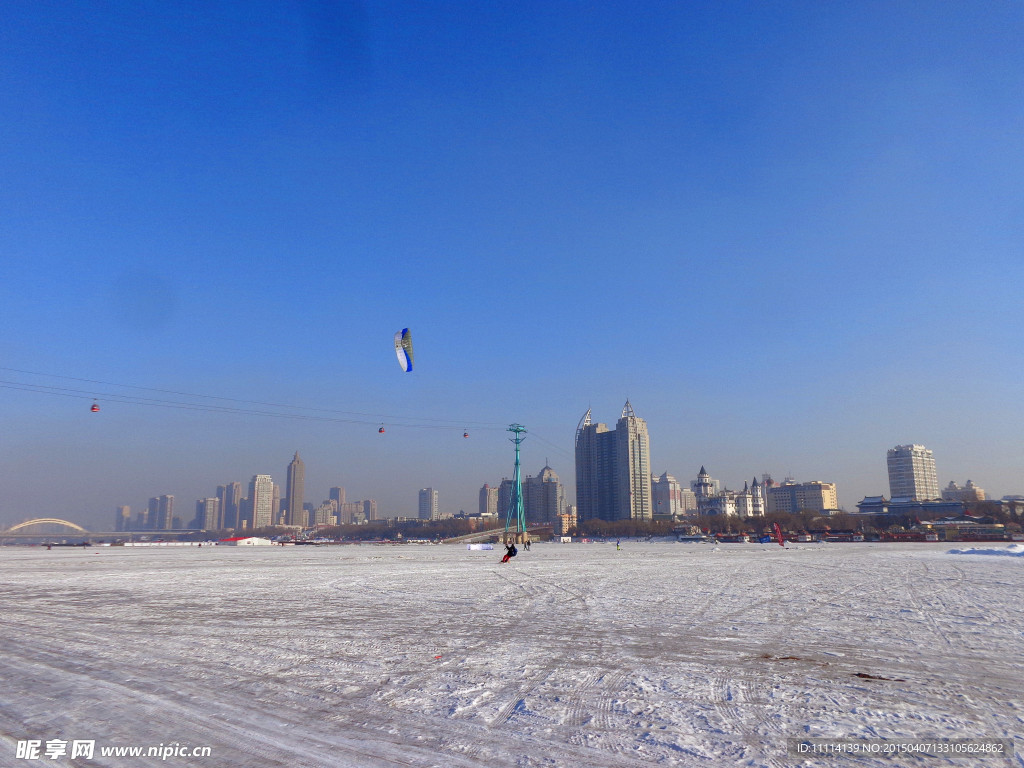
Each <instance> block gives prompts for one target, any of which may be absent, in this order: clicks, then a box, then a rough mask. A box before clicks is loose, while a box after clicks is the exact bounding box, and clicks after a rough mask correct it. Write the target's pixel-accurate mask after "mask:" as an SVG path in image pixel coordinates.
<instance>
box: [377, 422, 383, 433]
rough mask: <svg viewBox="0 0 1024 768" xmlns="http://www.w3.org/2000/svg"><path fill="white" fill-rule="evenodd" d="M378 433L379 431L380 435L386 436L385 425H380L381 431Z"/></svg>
mask: <svg viewBox="0 0 1024 768" xmlns="http://www.w3.org/2000/svg"><path fill="white" fill-rule="evenodd" d="M377 431H378V432H379V433H380V434H382V435H383V434H384V425H383V424H381V425H380V429H378V430H377Z"/></svg>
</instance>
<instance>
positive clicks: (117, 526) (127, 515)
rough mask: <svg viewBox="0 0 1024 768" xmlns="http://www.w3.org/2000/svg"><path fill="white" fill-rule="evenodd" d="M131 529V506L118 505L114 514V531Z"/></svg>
mask: <svg viewBox="0 0 1024 768" xmlns="http://www.w3.org/2000/svg"><path fill="white" fill-rule="evenodd" d="M131 529H132V508H131V507H118V508H117V514H116V515H115V516H114V530H115V531H130V530H131Z"/></svg>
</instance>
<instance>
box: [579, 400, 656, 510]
mask: <svg viewBox="0 0 1024 768" xmlns="http://www.w3.org/2000/svg"><path fill="white" fill-rule="evenodd" d="M650 452H651V451H650V440H649V437H648V434H647V422H646V421H644V420H643V419H641V418H640V417H639V416H637V415H636V413H634V411H633V406H632V405H630V403H629V401H628V400H627V401H626V405H625V406H624V407H623V408H622V414H621V416H620V417H619V420H618V421H617V422H616V424H615V429H611V430H610V429H608V427H607V426H606V425H605V424H600V423H598V424H595V423H594V422H593V421H592V420H591V415H590V410H589V409H588V410H587V412H586V413H585V414H584V415H583V418H582V419H580V423H579V425H578V426H577V427H576V505H577V517H578V519H579V521H580V522H585V521H587V520H593V519H600V520H609V521H610V520H629V519H633V520H650V519H652V515H653V505H652V501H651V470H650V464H651V456H650Z"/></svg>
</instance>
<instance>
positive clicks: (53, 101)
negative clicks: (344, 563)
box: [0, 0, 1024, 525]
mask: <svg viewBox="0 0 1024 768" xmlns="http://www.w3.org/2000/svg"><path fill="white" fill-rule="evenodd" d="M1022 32H1024V6H1022V5H1021V4H1020V3H1017V2H993V3H984V4H967V3H941V2H927V3H925V2H921V3H914V2H903V3H882V2H879V3H872V2H863V3H849V4H838V3H827V4H826V3H812V2H806V3H786V2H779V3H728V2H726V3H713V4H712V3H708V4H696V3H668V2H666V3H657V2H654V3H646V4H643V6H642V9H641V10H639V11H638V10H637V5H636V4H635V3H610V2H608V3H598V4H585V3H569V2H544V3H522V2H517V3H501V2H496V3H479V4H478V3H399V2H390V3H367V4H362V3H357V2H327V1H326V0H323V1H322V2H309V3H301V2H298V0H295V1H294V2H284V3H261V2H249V3H198V2H194V3H189V2H181V3H159V2H145V1H141V0H133V1H132V2H127V1H125V2H117V1H111V2H104V3H89V4H84V3H71V2H58V1H56V0H54V1H53V2H38V3H21V4H17V5H15V6H12V7H10V8H8V9H6V11H5V22H4V25H3V28H2V29H0V71H2V73H3V75H2V77H0V110H2V112H0V178H2V183H0V327H2V330H3V333H2V334H0V366H3V367H4V368H5V369H8V370H4V371H2V372H0V373H2V374H3V376H2V377H0V378H2V379H3V380H4V381H5V382H19V383H26V382H28V383H31V384H33V385H38V384H49V385H54V386H63V387H67V388H69V389H70V388H73V389H76V390H80V391H79V392H77V393H74V394H76V395H77V396H76V397H69V396H56V395H48V394H42V393H40V392H26V391H23V390H18V389H8V388H4V389H0V418H2V419H3V424H4V427H3V433H4V435H3V439H2V441H0V471H2V473H3V477H4V481H3V485H4V488H5V491H4V493H3V494H2V499H0V523H13V522H16V521H18V520H21V519H24V518H25V517H28V516H38V515H43V514H47V515H50V514H56V515H61V516H66V517H69V518H70V519H74V520H79V521H82V522H85V523H87V524H93V525H96V524H99V523H101V522H104V523H106V522H108V521H109V520H110V518H111V516H112V511H113V509H114V507H115V505H118V504H130V505H132V506H133V508H136V507H139V506H140V505H142V504H144V503H145V500H146V499H147V498H148V497H149V496H153V495H157V494H162V493H173V494H175V496H176V497H177V498H178V499H179V500H180V501H179V505H180V507H181V509H182V510H184V511H185V512H186V515H187V516H190V513H191V510H192V505H193V502H194V500H195V499H196V498H200V497H203V496H207V495H211V494H212V493H213V491H214V489H215V487H216V485H217V484H221V483H224V482H227V481H231V480H239V481H241V482H243V483H246V482H248V480H249V478H250V477H251V476H252V475H253V474H255V473H257V472H269V473H270V474H272V475H273V476H274V478H275V479H276V480H278V481H279V482H282V483H283V481H284V478H285V467H286V465H287V463H288V461H289V459H290V458H291V456H292V454H293V453H294V451H295V450H296V449H297V450H299V451H300V453H301V454H302V456H303V458H304V460H305V462H306V467H307V483H306V487H307V495H308V496H309V497H310V498H309V499H308V500H312V501H319V500H320V499H322V498H326V495H327V490H328V488H329V487H330V486H333V485H339V484H340V485H344V486H345V487H346V489H348V493H349V496H350V498H366V497H374V498H377V499H378V501H379V503H380V506H381V509H382V511H383V512H384V513H386V514H414V513H415V505H416V496H417V490H418V489H419V488H421V487H424V486H428V485H430V486H433V487H435V488H437V489H438V490H439V492H440V498H441V505H442V508H444V509H446V510H450V511H454V510H457V509H467V510H472V509H475V508H476V499H477V490H478V489H479V487H480V486H481V485H482V484H483V483H484V482H490V483H492V484H493V483H496V482H498V481H499V480H500V479H501V478H502V477H503V476H510V475H511V470H512V466H511V464H512V451H511V445H510V444H509V443H508V442H507V441H506V439H505V438H506V437H507V435H505V434H504V433H503V432H502V426H503V425H507V424H508V423H510V422H513V421H515V422H520V423H523V424H525V425H526V427H527V428H528V429H529V430H531V433H530V434H531V437H530V438H529V439H528V441H527V443H525V444H524V464H525V466H524V471H526V472H528V473H531V474H535V473H536V472H537V471H539V470H540V469H541V467H543V466H544V462H545V460H546V459H547V460H548V461H549V462H550V464H551V466H552V467H553V468H554V469H555V471H556V472H557V473H558V474H559V475H560V476H561V477H562V479H563V480H564V481H566V482H567V484H568V485H569V486H570V492H571V486H572V480H573V474H574V470H573V463H572V444H573V435H574V430H575V427H576V424H577V422H578V420H579V418H580V416H581V415H582V414H583V412H584V411H586V409H587V408H588V407H591V408H593V412H594V416H595V418H596V419H598V420H601V421H606V422H609V423H613V422H614V421H615V419H616V418H617V417H618V414H619V411H620V410H621V408H622V405H623V402H624V401H625V400H626V398H627V397H628V398H629V399H630V400H631V402H632V404H633V406H634V407H635V409H636V412H637V414H638V415H640V416H642V417H644V418H646V419H647V420H648V422H649V428H650V433H651V445H652V463H653V465H654V469H655V470H656V471H657V472H658V473H661V472H663V471H666V470H667V471H669V472H670V473H672V474H674V475H676V476H677V477H678V478H679V479H680V480H682V481H684V482H687V481H689V480H690V479H692V478H693V477H695V475H696V472H697V469H698V468H699V467H700V465H702V464H703V465H705V466H706V467H707V468H708V470H709V471H710V472H711V474H712V475H713V476H714V477H716V478H719V479H720V480H721V481H722V482H723V483H724V484H725V485H727V486H730V487H741V486H742V484H743V481H744V480H747V479H750V478H752V477H754V476H755V475H758V476H760V474H761V473H762V472H770V473H772V475H773V476H774V477H775V478H776V479H780V478H782V477H784V476H786V475H792V476H793V477H795V478H796V479H798V480H811V479H818V480H827V481H833V482H836V483H837V484H838V490H839V497H840V503H841V504H842V505H844V506H846V507H847V508H853V505H854V504H855V503H856V502H857V501H859V500H860V499H861V498H862V497H863V496H864V495H869V494H877V493H887V492H888V488H887V478H886V474H885V450H886V449H887V448H889V447H892V446H894V445H896V444H902V443H908V442H917V443H923V444H924V445H927V446H928V447H929V448H931V449H932V450H933V451H934V452H935V457H936V464H937V468H938V472H939V480H940V484H942V485H945V484H946V483H947V482H948V481H949V480H956V481H957V482H959V483H961V484H962V483H963V482H964V481H965V480H966V479H967V478H971V479H972V480H974V481H975V483H977V484H978V485H980V486H982V487H983V488H986V489H987V490H989V491H990V492H991V493H995V494H996V495H1003V494H1009V493H1024V448H1022V445H1021V441H1020V427H1021V423H1022V416H1024V408H1022V405H1021V398H1020V382H1021V381H1022V379H1024V376H1022V374H1024V365H1022V360H1021V353H1020V349H1021V348H1022V344H1021V331H1022V321H1021V310H1020V301H1019V297H1020V291H1019V286H1020V284H1021V278H1022V277H1024V190H1022V181H1021V179H1024V143H1022V136H1024V99H1022V98H1021V94H1022V93H1024V52H1022V51H1024V46H1021V45H1020V40H1021V39H1022V37H1021V34H1022ZM402 327H410V328H411V329H412V330H413V335H414V339H415V343H416V363H417V368H416V370H415V371H414V372H413V373H412V374H407V375H405V374H402V373H401V372H400V371H399V369H398V366H397V363H396V362H395V360H394V356H393V352H392V349H391V344H392V342H391V337H392V335H393V334H394V332H395V331H396V330H399V329H400V328H402ZM10 369H15V371H32V372H40V373H44V374H52V375H54V376H60V377H74V378H75V379H90V380H93V381H96V382H111V383H113V384H120V385H135V386H138V387H149V388H158V389H165V390H172V391H175V392H187V393H199V394H205V395H213V396H218V397H222V398H233V399H235V400H245V401H259V402H272V403H286V404H291V405H296V406H302V407H306V408H311V409H320V410H317V411H309V412H306V413H307V415H317V416H319V417H323V419H320V418H317V419H304V420H299V419H283V418H273V417H265V416H253V415H242V414H238V413H211V412H204V411H192V410H183V409H180V408H165V407H156V406H143V405H130V404H126V403H120V404H119V403H116V402H111V401H110V399H109V398H108V399H107V400H104V399H103V395H104V394H108V393H111V392H124V391H127V390H123V389H121V388H115V387H112V386H110V385H100V384H93V383H83V382H81V381H77V382H76V381H72V380H71V379H69V378H66V379H59V378H52V377H44V376H39V375H36V374H27V373H17V372H15V371H12V370H10ZM84 390H88V392H85V393H84V394H83V392H82V391H84ZM134 391H135V392H136V394H142V393H143V390H134ZM93 392H94V393H96V394H91V393H93ZM67 394H71V393H67ZM151 394H152V393H151ZM93 396H95V397H98V398H99V399H100V401H101V405H102V408H103V410H102V411H101V412H100V413H99V414H91V413H89V411H88V406H89V404H90V403H91V397H93ZM83 398H84V399H83ZM180 399H181V398H179V400H180ZM223 402H230V401H223ZM239 407H241V405H239ZM327 410H331V411H345V412H356V413H360V414H370V415H369V416H359V417H348V416H340V415H339V414H337V413H335V414H334V416H333V417H335V418H337V417H340V418H350V419H353V420H354V421H356V422H361V423H347V422H338V421H328V420H327V418H328V417H331V416H330V414H328V413H326V412H325V411H327ZM397 416H400V417H405V418H404V419H395V418H393V417H397ZM434 420H441V421H443V422H444V423H445V424H447V425H448V427H449V428H447V429H440V428H429V429H428V428H426V427H427V426H435V427H436V426H440V425H441V421H434ZM377 422H388V423H389V424H391V423H392V422H394V426H389V428H388V431H387V433H386V434H385V435H379V434H378V433H377V430H376V426H377ZM399 422H402V423H405V424H412V425H415V426H413V427H401V426H399V424H398V423H399ZM469 426H472V427H473V428H472V429H471V430H470V431H471V438H470V439H469V440H464V439H462V431H463V429H464V428H466V427H469Z"/></svg>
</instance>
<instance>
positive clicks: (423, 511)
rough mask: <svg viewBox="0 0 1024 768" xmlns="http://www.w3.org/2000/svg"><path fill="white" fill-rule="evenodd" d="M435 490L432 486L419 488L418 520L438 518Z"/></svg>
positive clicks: (438, 508) (439, 511) (439, 514)
mask: <svg viewBox="0 0 1024 768" xmlns="http://www.w3.org/2000/svg"><path fill="white" fill-rule="evenodd" d="M437 498H438V497H437V491H435V490H434V489H433V488H421V489H420V507H419V519H420V520H439V519H440V517H441V510H440V507H439V506H438V501H437Z"/></svg>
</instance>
